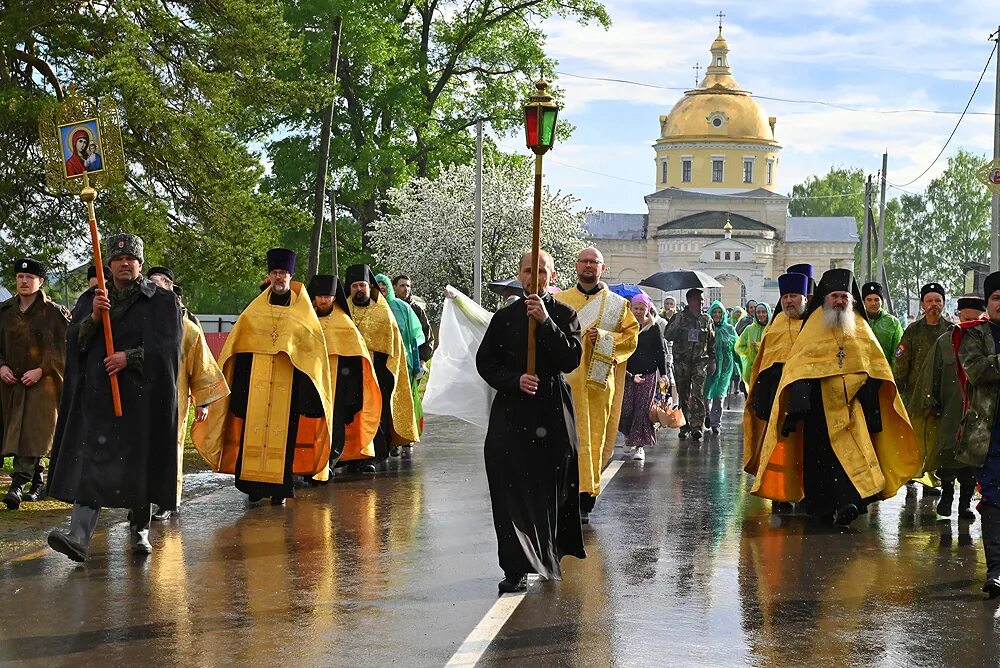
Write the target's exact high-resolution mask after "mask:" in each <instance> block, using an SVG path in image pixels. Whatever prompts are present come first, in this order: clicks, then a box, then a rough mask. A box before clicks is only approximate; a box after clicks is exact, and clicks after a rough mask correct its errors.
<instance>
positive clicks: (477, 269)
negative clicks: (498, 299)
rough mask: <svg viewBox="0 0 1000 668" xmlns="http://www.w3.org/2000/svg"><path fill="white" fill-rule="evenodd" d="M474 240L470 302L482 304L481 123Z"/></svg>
mask: <svg viewBox="0 0 1000 668" xmlns="http://www.w3.org/2000/svg"><path fill="white" fill-rule="evenodd" d="M475 204H476V238H475V244H474V245H475V250H474V252H473V256H472V300H473V301H474V302H476V303H477V304H480V305H482V303H483V122H482V121H476V202H475Z"/></svg>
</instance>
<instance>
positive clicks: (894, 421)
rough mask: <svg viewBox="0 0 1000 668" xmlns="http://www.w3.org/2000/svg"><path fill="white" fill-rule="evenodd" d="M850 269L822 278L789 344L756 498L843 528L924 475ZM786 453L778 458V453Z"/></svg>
mask: <svg viewBox="0 0 1000 668" xmlns="http://www.w3.org/2000/svg"><path fill="white" fill-rule="evenodd" d="M861 304H862V302H861V292H860V290H859V289H858V286H857V283H856V282H855V281H854V275H853V273H852V272H851V271H850V270H847V269H831V270H830V271H828V272H826V273H825V274H824V275H823V278H822V280H821V281H820V283H819V286H818V287H817V290H816V294H815V295H814V296H813V298H812V300H811V302H810V304H809V309H808V310H807V311H806V322H805V325H804V326H803V327H802V331H801V332H800V333H799V335H798V338H797V339H796V340H795V343H794V344H793V345H792V348H791V351H790V353H789V356H788V359H787V361H786V362H785V367H784V370H783V371H782V377H781V382H780V383H779V385H778V392H777V400H776V401H775V404H774V406H773V408H772V410H771V415H770V419H769V422H768V426H767V432H766V433H765V436H764V444H763V446H762V448H761V453H760V461H759V463H758V466H757V470H756V472H755V476H756V477H755V479H754V484H753V487H752V488H751V492H753V493H754V494H757V495H758V496H764V497H766V498H770V499H772V500H774V501H800V500H803V499H804V500H805V503H806V507H807V509H808V510H809V512H810V513H811V514H813V515H814V516H817V517H819V518H821V519H824V520H827V521H833V522H834V523H836V524H838V525H842V526H843V525H847V524H850V523H851V522H852V521H853V520H855V519H856V518H857V517H858V515H859V513H861V512H864V510H865V509H866V507H867V505H868V503H869V502H871V501H872V500H875V499H885V498H889V497H891V496H893V495H895V494H896V491H897V490H898V489H899V488H900V487H901V486H902V485H904V484H905V483H906V481H907V480H909V479H910V478H912V477H913V476H914V475H918V474H919V472H920V466H921V463H922V462H921V460H920V453H919V449H918V447H917V442H916V437H915V436H914V434H913V428H912V427H911V426H910V421H909V419H908V417H907V414H906V410H905V409H904V408H903V402H902V401H901V400H900V398H899V394H898V392H897V391H896V385H895V383H894V382H893V377H892V371H891V370H890V369H889V363H888V362H887V361H886V359H885V354H884V353H883V352H882V348H881V346H880V345H879V342H878V340H877V339H876V338H875V334H874V333H873V332H872V330H871V328H870V327H869V326H868V324H867V320H866V318H865V315H864V309H863V307H862V306H861ZM776 453H780V457H779V456H775V455H776Z"/></svg>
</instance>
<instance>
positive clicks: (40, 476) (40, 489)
mask: <svg viewBox="0 0 1000 668" xmlns="http://www.w3.org/2000/svg"><path fill="white" fill-rule="evenodd" d="M39 468H41V467H39ZM46 496H48V494H46V491H45V470H44V469H41V470H38V469H36V470H35V477H33V478H32V479H31V491H30V492H27V493H26V494H25V495H24V500H25V501H41V500H42V499H44V498H45V497H46Z"/></svg>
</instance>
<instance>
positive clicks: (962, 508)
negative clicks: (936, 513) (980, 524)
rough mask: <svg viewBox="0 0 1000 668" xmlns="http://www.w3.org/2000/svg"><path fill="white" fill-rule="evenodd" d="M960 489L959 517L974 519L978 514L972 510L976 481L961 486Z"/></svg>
mask: <svg viewBox="0 0 1000 668" xmlns="http://www.w3.org/2000/svg"><path fill="white" fill-rule="evenodd" d="M958 489H959V491H958V519H960V520H974V519H976V514H975V513H974V512H972V494H973V492H975V491H976V485H975V483H968V484H964V485H960V486H959V488H958Z"/></svg>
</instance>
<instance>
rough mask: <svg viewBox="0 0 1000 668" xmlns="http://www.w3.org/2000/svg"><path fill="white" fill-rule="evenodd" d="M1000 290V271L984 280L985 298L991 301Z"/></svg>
mask: <svg viewBox="0 0 1000 668" xmlns="http://www.w3.org/2000/svg"><path fill="white" fill-rule="evenodd" d="M997 290H1000V271H994V272H993V273H992V274H990V275H989V276H987V277H986V278H985V279H983V298H984V299H986V301H989V299H990V295H992V294H993V293H994V292H996V291H997Z"/></svg>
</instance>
